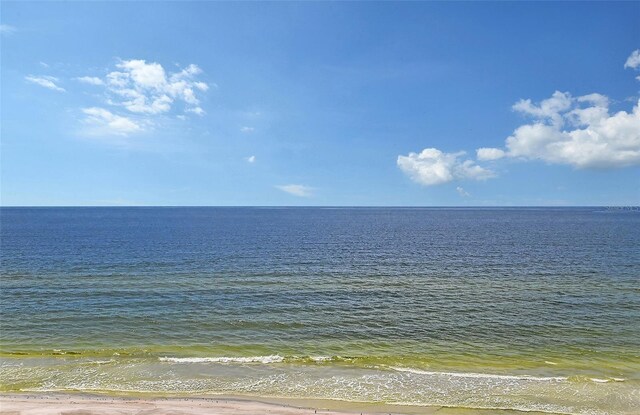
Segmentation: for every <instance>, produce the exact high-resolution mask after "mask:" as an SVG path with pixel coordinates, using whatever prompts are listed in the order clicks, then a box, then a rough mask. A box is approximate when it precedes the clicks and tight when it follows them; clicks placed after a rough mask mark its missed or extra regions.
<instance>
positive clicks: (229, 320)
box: [0, 207, 640, 414]
mask: <svg viewBox="0 0 640 415" xmlns="http://www.w3.org/2000/svg"><path fill="white" fill-rule="evenodd" d="M0 236H1V239H0V244H1V245H0V248H1V249H0V252H1V254H0V261H1V262H0V273H1V278H0V289H1V291H0V292H1V298H0V300H1V303H0V330H1V331H0V391H2V392H5V393H6V392H12V393H14V392H38V391H47V392H51V391H59V392H67V393H69V392H71V393H73V392H83V393H99V394H111V395H117V394H120V395H136V396H139V395H140V394H147V395H150V396H211V395H220V394H223V395H250V396H264V397H272V398H278V397H287V398H314V399H333V400H337V401H344V402H346V401H349V402H367V403H387V404H391V403H393V404H400V405H417V406H423V405H424V406H429V405H438V406H448V407H460V408H491V409H505V410H523V411H541V412H548V413H563V414H632V413H633V414H638V413H640V212H638V210H633V209H626V210H619V209H607V208H599V207H593V208H503V209H497V208H495V209H494V208H491V209H473V208H464V209H447V208H205V207H203V208H155V207H152V208H144V207H139V208H2V209H0Z"/></svg>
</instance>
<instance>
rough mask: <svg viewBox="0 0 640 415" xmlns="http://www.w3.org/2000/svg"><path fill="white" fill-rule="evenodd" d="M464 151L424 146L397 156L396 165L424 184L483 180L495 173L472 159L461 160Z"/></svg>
mask: <svg viewBox="0 0 640 415" xmlns="http://www.w3.org/2000/svg"><path fill="white" fill-rule="evenodd" d="M464 155H465V152H463V151H462V152H458V153H444V152H442V151H440V150H438V149H436V148H426V149H424V150H422V152H420V153H409V155H407V156H398V160H397V163H398V166H399V167H400V169H401V170H402V171H403V172H404V173H405V174H406V175H407V176H409V178H410V179H411V180H413V181H415V182H417V183H420V184H422V185H425V186H433V185H438V184H443V183H448V182H451V181H454V180H463V179H472V180H485V179H489V178H492V177H495V174H494V173H493V172H492V171H491V170H488V169H485V168H484V167H481V166H479V165H477V164H476V163H475V162H474V161H473V160H469V159H467V160H462V156H464Z"/></svg>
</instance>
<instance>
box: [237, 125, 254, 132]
mask: <svg viewBox="0 0 640 415" xmlns="http://www.w3.org/2000/svg"><path fill="white" fill-rule="evenodd" d="M255 130H256V129H255V128H253V127H246V126H245V127H242V128H240V132H243V133H252V132H254V131H255Z"/></svg>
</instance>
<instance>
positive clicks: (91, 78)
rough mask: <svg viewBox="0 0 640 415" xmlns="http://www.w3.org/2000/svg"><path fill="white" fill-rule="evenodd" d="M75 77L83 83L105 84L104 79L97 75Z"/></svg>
mask: <svg viewBox="0 0 640 415" xmlns="http://www.w3.org/2000/svg"><path fill="white" fill-rule="evenodd" d="M75 79H76V81H80V82H82V83H83V84H89V85H96V86H100V85H104V81H103V80H102V79H100V78H98V77H97V76H81V77H79V78H75Z"/></svg>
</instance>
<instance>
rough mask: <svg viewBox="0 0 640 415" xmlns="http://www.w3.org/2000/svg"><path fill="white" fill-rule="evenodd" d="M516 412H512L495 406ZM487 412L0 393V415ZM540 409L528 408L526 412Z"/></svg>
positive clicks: (530, 414) (480, 412)
mask: <svg viewBox="0 0 640 415" xmlns="http://www.w3.org/2000/svg"><path fill="white" fill-rule="evenodd" d="M499 412H500V413H501V414H505V415H510V414H518V413H520V412H517V411H505V410H501V411H499ZM435 413H437V414H439V415H487V414H491V413H495V411H493V410H480V409H475V410H474V409H463V408H447V407H439V406H431V407H429V406H426V407H425V406H420V407H417V406H399V405H379V404H366V403H348V402H337V401H335V402H334V401H328V400H295V401H294V400H292V401H289V400H287V401H285V400H270V399H268V398H264V399H263V398H257V397H256V398H250V397H247V398H239V397H213V398H139V399H138V398H124V397H107V396H93V395H91V396H89V395H65V394H28V395H27V394H24V395H23V394H16V395H11V394H6V395H0V415H245V414H246V415H256V414H271V415H316V414H321V415H354V414H355V415H358V414H359V415H374V414H376V415H382V414H385V415H386V414H389V415H391V414H396V415H398V414H407V415H417V414H423V415H431V414H435ZM537 414H541V413H539V412H528V415H537Z"/></svg>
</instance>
